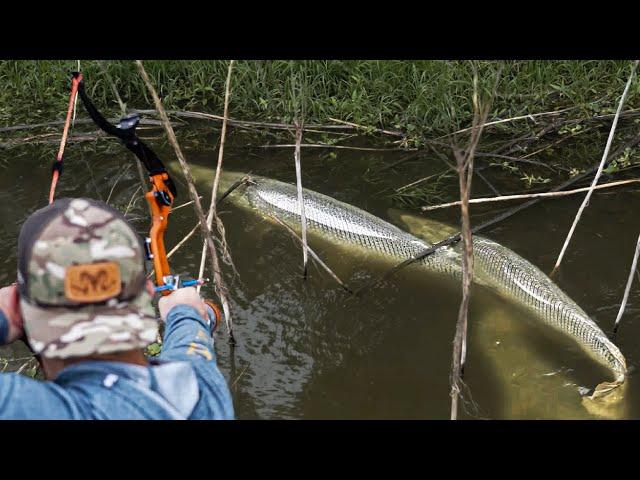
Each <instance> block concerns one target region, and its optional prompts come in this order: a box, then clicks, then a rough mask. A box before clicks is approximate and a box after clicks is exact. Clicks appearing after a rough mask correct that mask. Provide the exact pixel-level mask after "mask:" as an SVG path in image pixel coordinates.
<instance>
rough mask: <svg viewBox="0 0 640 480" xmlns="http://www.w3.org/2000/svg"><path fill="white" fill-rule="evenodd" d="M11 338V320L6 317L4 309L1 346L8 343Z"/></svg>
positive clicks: (0, 319) (1, 325)
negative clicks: (8, 338) (9, 337)
mask: <svg viewBox="0 0 640 480" xmlns="http://www.w3.org/2000/svg"><path fill="white" fill-rule="evenodd" d="M8 336H9V320H8V319H7V317H6V316H5V314H4V312H3V311H2V309H0V345H4V344H6V343H7V337H8Z"/></svg>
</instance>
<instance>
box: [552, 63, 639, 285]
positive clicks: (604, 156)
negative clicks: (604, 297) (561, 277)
mask: <svg viewBox="0 0 640 480" xmlns="http://www.w3.org/2000/svg"><path fill="white" fill-rule="evenodd" d="M637 68H638V60H636V61H635V62H634V63H633V68H632V69H631V74H630V75H629V79H628V80H627V85H626V86H625V87H624V92H623V93H622V97H620V101H619V102H618V109H617V110H616V115H615V117H613V123H612V124H611V130H610V131H609V138H608V139H607V145H606V146H605V147H604V153H603V154H602V160H601V161H600V166H599V167H598V171H597V172H596V175H595V177H594V178H593V182H592V183H591V189H590V190H589V192H588V193H587V195H586V196H585V197H584V200H583V201H582V204H581V205H580V208H579V209H578V213H577V214H576V218H575V219H574V220H573V224H572V225H571V228H570V229H569V234H568V235H567V238H566V240H565V241H564V245H563V246H562V250H561V251H560V255H559V256H558V260H557V261H556V264H555V266H554V267H553V271H552V272H551V276H553V275H554V274H555V272H556V271H557V270H558V268H559V267H560V263H561V262H562V258H563V257H564V254H565V252H566V251H567V247H568V246H569V242H571V237H572V236H573V232H574V231H575V229H576V226H577V225H578V222H579V221H580V217H581V216H582V212H583V211H584V209H585V208H586V206H587V204H588V203H589V199H590V198H591V194H592V193H593V189H594V187H595V186H596V184H597V183H598V180H599V179H600V175H602V170H603V169H604V165H605V163H607V158H608V157H609V149H610V148H611V143H613V137H614V134H615V132H616V127H617V126H618V118H619V117H620V112H622V107H623V105H624V102H625V100H626V99H627V95H628V93H629V88H630V87H631V83H632V82H633V78H634V76H635V73H636V69H637Z"/></svg>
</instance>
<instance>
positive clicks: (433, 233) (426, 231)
mask: <svg viewBox="0 0 640 480" xmlns="http://www.w3.org/2000/svg"><path fill="white" fill-rule="evenodd" d="M387 214H388V215H389V218H390V219H391V220H392V221H393V223H395V224H396V225H398V226H399V227H400V228H402V229H403V230H405V231H407V232H409V233H410V234H412V235H414V236H416V237H418V238H420V239H422V240H424V241H425V242H427V243H428V244H430V245H433V244H434V243H438V242H439V241H441V240H443V239H445V238H447V237H448V236H450V235H453V234H454V233H457V232H458V230H456V229H455V228H454V227H452V226H451V225H447V224H446V223H442V222H438V221H436V220H432V219H430V218H426V217H423V216H420V215H415V214H413V213H409V212H405V211H403V210H398V209H395V208H390V209H388V210H387Z"/></svg>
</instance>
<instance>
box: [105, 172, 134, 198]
mask: <svg viewBox="0 0 640 480" xmlns="http://www.w3.org/2000/svg"><path fill="white" fill-rule="evenodd" d="M129 168H131V164H127V165H126V166H125V168H123V169H122V172H120V175H118V176H117V177H116V179H115V181H114V182H113V185H112V186H111V190H110V191H109V196H108V197H107V200H106V201H105V202H104V203H109V200H111V195H113V191H114V190H115V188H116V185H118V182H119V181H120V179H121V178H122V176H123V175H124V174H125V173H127V172H128V171H129Z"/></svg>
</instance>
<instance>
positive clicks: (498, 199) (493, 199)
mask: <svg viewBox="0 0 640 480" xmlns="http://www.w3.org/2000/svg"><path fill="white" fill-rule="evenodd" d="M638 182H640V179H639V178H634V179H631V180H619V181H617V182H610V183H603V184H602V185H597V186H596V187H594V188H593V189H594V190H601V189H605V188H612V187H620V186H622V185H628V184H630V183H638ZM589 190H591V187H583V188H576V189H575V190H566V191H562V192H542V193H526V194H521V195H502V196H500V197H488V198H471V199H469V203H470V204H471V203H474V204H476V203H493V202H505V201H508V200H525V199H528V198H557V197H566V196H567V195H575V194H576V193H581V192H587V191H589ZM460 204H461V201H460V200H456V201H455V202H449V203H441V204H440V205H431V206H426V207H422V211H423V212H428V211H431V210H439V209H441V208H447V207H455V206H457V205H460Z"/></svg>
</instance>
